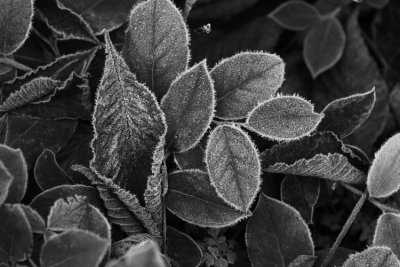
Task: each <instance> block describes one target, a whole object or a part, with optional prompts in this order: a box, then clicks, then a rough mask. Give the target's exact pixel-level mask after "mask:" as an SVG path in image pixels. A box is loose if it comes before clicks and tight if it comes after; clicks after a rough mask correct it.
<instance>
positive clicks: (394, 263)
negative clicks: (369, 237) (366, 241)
mask: <svg viewBox="0 0 400 267" xmlns="http://www.w3.org/2000/svg"><path fill="white" fill-rule="evenodd" d="M365 266H368V267H399V266H400V262H399V260H398V259H397V257H396V255H395V254H393V252H392V251H391V250H390V248H388V247H370V248H368V249H366V250H364V251H363V252H360V253H356V254H353V255H351V256H350V258H349V259H348V260H347V261H346V262H345V263H344V264H343V267H365Z"/></svg>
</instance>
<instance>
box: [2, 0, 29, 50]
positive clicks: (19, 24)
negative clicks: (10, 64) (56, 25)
mask: <svg viewBox="0 0 400 267" xmlns="http://www.w3.org/2000/svg"><path fill="white" fill-rule="evenodd" d="M32 17H33V1H32V0H2V1H1V2H0V18H1V19H0V54H4V55H10V54H13V53H14V52H15V51H17V50H18V49H19V48H20V47H21V46H22V44H23V43H24V42H25V40H26V39H27V38H28V34H29V31H30V29H31V26H32Z"/></svg>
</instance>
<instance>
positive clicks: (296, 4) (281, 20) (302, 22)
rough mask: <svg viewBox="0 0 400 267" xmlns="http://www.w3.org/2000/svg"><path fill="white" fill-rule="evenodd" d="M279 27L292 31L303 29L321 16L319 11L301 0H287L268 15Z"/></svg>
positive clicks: (317, 20)
mask: <svg viewBox="0 0 400 267" xmlns="http://www.w3.org/2000/svg"><path fill="white" fill-rule="evenodd" d="M268 16H269V17H270V18H271V19H273V20H274V21H275V22H276V23H278V24H279V25H280V26H281V27H283V28H285V29H288V30H292V31H304V30H307V28H309V27H310V26H312V25H314V24H316V23H317V22H319V21H320V20H321V19H322V18H321V15H320V14H319V11H318V10H317V9H316V8H315V7H314V6H312V5H310V4H308V3H307V2H303V1H288V2H285V3H283V4H281V5H280V6H278V7H277V8H276V9H275V10H273V11H272V12H271V13H269V15H268Z"/></svg>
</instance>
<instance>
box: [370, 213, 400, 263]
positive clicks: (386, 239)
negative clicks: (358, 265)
mask: <svg viewBox="0 0 400 267" xmlns="http://www.w3.org/2000/svg"><path fill="white" fill-rule="evenodd" d="M399 233H400V215H398V214H395V213H384V214H382V215H381V216H380V217H379V219H378V222H377V224H376V227H375V234H374V240H373V245H374V246H385V247H389V248H390V249H391V250H392V251H393V253H394V254H396V256H397V257H399V256H400V234H399Z"/></svg>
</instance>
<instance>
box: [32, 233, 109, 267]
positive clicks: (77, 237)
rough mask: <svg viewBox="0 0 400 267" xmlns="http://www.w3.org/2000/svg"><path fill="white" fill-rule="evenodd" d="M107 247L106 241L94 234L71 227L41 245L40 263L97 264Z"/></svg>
mask: <svg viewBox="0 0 400 267" xmlns="http://www.w3.org/2000/svg"><path fill="white" fill-rule="evenodd" d="M107 247H108V241H107V240H106V239H103V238H100V237H98V236H97V235H95V234H92V233H90V232H87V231H83V230H79V229H71V230H69V231H67V232H65V233H62V234H59V235H55V236H53V237H52V238H50V239H49V240H48V241H47V242H46V243H45V244H44V245H43V247H42V251H41V253H40V265H41V266H43V267H50V266H59V267H68V266H80V267H93V266H98V265H99V263H100V261H101V260H102V258H103V256H104V255H105V253H106V251H107Z"/></svg>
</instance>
